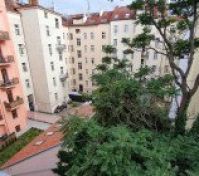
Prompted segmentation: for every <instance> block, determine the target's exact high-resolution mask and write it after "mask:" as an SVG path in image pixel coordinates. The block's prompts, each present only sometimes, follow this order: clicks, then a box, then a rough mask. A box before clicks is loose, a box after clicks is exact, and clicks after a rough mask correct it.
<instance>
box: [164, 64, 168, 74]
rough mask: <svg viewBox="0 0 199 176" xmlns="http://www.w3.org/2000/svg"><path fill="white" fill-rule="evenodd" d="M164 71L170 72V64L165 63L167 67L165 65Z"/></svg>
mask: <svg viewBox="0 0 199 176" xmlns="http://www.w3.org/2000/svg"><path fill="white" fill-rule="evenodd" d="M164 72H165V73H169V66H168V65H165V67H164Z"/></svg>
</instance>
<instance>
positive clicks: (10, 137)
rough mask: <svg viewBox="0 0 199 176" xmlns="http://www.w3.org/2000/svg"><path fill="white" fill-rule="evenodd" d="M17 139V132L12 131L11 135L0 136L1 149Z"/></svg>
mask: <svg viewBox="0 0 199 176" xmlns="http://www.w3.org/2000/svg"><path fill="white" fill-rule="evenodd" d="M14 141H16V135H15V133H11V134H9V135H7V134H5V135H4V136H2V137H0V151H1V150H2V149H4V148H5V147H7V146H8V145H10V144H11V143H13V142H14Z"/></svg>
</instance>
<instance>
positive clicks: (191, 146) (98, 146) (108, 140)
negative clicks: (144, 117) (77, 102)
mask: <svg viewBox="0 0 199 176" xmlns="http://www.w3.org/2000/svg"><path fill="white" fill-rule="evenodd" d="M73 126H74V127H73ZM65 129H68V133H67V135H66V136H65V140H64V148H63V149H64V150H63V151H60V152H59V154H58V157H59V159H60V162H59V163H58V167H57V169H54V172H55V173H58V174H59V175H60V176H91V175H92V176H122V175H126V176H135V175H136V176H143V175H146V176H160V175H165V176H182V175H184V176H185V175H186V176H188V175H190V176H195V175H198V174H199V170H198V168H199V158H198V152H199V143H198V141H197V140H195V139H194V138H190V137H187V136H178V137H173V136H172V135H170V134H163V133H155V132H152V131H148V130H140V131H138V132H132V131H131V130H130V129H129V128H127V127H126V126H123V125H118V126H113V127H110V128H107V127H102V126H101V125H100V124H98V123H97V122H96V121H95V120H90V121H84V120H82V119H77V118H73V119H72V121H70V123H67V124H66V126H65Z"/></svg>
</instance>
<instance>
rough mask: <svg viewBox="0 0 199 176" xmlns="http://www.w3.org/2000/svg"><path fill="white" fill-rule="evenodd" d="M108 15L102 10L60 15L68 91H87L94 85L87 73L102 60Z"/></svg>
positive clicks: (106, 37) (108, 28)
mask: <svg viewBox="0 0 199 176" xmlns="http://www.w3.org/2000/svg"><path fill="white" fill-rule="evenodd" d="M109 16H110V12H102V13H93V14H92V15H89V16H86V15H74V16H70V17H69V18H68V19H64V21H63V25H64V28H65V33H66V35H67V38H66V42H68V45H67V46H68V47H67V63H68V65H70V68H69V81H70V82H69V89H70V91H79V92H86V93H91V92H92V90H93V89H95V87H96V86H95V84H94V83H93V82H92V79H91V77H92V74H93V73H94V72H95V69H96V66H97V65H98V64H100V63H102V58H103V57H104V53H103V52H102V47H103V46H104V45H107V44H109V43H110V27H109V24H108V22H109V21H108V18H109Z"/></svg>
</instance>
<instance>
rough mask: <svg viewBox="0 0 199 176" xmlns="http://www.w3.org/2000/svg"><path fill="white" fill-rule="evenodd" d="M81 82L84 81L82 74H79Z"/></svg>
mask: <svg viewBox="0 0 199 176" xmlns="http://www.w3.org/2000/svg"><path fill="white" fill-rule="evenodd" d="M79 80H80V81H82V80H83V75H82V73H79Z"/></svg>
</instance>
